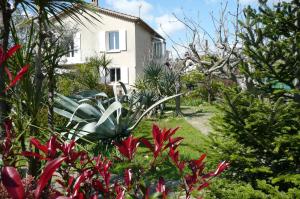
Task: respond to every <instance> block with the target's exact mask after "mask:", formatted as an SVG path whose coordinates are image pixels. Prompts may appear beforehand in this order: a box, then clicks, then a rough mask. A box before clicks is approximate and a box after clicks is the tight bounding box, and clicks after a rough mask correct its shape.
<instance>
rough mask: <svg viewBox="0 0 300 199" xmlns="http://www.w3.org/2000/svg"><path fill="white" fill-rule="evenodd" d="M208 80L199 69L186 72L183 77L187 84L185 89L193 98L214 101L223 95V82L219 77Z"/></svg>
mask: <svg viewBox="0 0 300 199" xmlns="http://www.w3.org/2000/svg"><path fill="white" fill-rule="evenodd" d="M209 81H210V82H207V78H206V77H205V75H204V74H203V73H201V72H199V71H197V70H193V71H190V72H188V73H187V74H185V75H184V76H183V78H182V82H183V84H185V91H186V92H188V97H189V98H191V99H196V100H197V99H199V98H200V99H201V100H202V101H206V102H213V101H215V100H216V99H217V98H218V97H220V95H221V91H222V89H223V87H224V86H223V83H222V81H221V80H220V79H218V78H212V79H210V80H209Z"/></svg>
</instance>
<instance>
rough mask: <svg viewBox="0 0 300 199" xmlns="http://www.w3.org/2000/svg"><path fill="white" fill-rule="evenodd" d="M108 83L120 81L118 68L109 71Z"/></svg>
mask: <svg viewBox="0 0 300 199" xmlns="http://www.w3.org/2000/svg"><path fill="white" fill-rule="evenodd" d="M109 77H110V82H116V81H120V80H121V70H120V68H111V69H109Z"/></svg>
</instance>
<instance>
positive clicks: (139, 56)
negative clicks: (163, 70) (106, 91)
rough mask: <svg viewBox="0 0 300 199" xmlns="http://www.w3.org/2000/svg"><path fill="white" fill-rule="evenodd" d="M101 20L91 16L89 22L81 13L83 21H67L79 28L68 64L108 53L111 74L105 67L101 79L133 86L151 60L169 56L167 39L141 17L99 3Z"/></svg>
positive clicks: (65, 20) (67, 60)
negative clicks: (110, 61)
mask: <svg viewBox="0 0 300 199" xmlns="http://www.w3.org/2000/svg"><path fill="white" fill-rule="evenodd" d="M93 3H94V4H95V6H97V12H98V15H97V16H96V17H98V18H99V21H100V22H99V21H97V20H95V19H93V18H92V17H89V19H90V20H91V21H92V23H91V22H89V21H88V20H87V19H85V18H84V17H81V21H82V22H83V23H77V22H75V21H74V20H73V19H71V18H65V19H64V22H65V23H66V24H67V25H68V26H71V27H72V28H74V29H76V33H75V34H74V37H73V38H74V41H73V42H71V43H70V49H72V50H71V51H70V53H69V54H68V56H66V58H65V62H64V64H67V65H75V64H79V63H84V62H85V61H86V59H87V58H89V57H92V56H100V55H101V54H102V53H106V55H107V57H108V58H109V59H111V60H112V64H111V65H110V66H109V75H108V76H107V77H105V75H104V74H105V73H104V71H103V70H102V71H101V74H102V77H101V81H102V82H104V81H105V78H106V82H108V83H112V82H114V81H119V80H120V81H122V82H124V83H125V84H126V85H128V86H132V85H133V84H134V83H135V81H136V79H137V77H138V76H140V75H142V74H143V69H144V67H145V66H146V65H147V64H148V63H149V62H150V61H156V62H162V63H163V62H164V61H165V60H166V43H165V39H164V38H163V37H162V36H161V35H160V34H158V33H157V32H156V31H155V30H154V29H153V28H151V27H150V26H149V25H148V24H147V23H145V22H144V21H143V20H142V19H141V18H139V17H135V16H131V15H128V14H124V13H120V12H116V11H112V10H108V9H104V8H100V7H98V3H97V1H96V0H93Z"/></svg>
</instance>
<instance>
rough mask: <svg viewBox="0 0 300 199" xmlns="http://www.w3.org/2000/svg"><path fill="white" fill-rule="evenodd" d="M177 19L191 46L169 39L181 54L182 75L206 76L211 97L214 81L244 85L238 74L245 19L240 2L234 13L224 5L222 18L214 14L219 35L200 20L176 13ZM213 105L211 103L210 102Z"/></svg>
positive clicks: (213, 18)
mask: <svg viewBox="0 0 300 199" xmlns="http://www.w3.org/2000/svg"><path fill="white" fill-rule="evenodd" d="M173 15H174V17H175V18H176V19H177V20H178V21H180V22H181V23H182V24H184V25H185V27H186V30H187V35H188V38H187V40H189V42H186V43H183V42H177V41H175V40H173V39H172V38H171V37H169V36H168V35H167V37H168V38H169V39H170V40H171V41H172V43H173V49H174V50H175V52H176V53H177V56H178V60H180V62H179V63H181V64H182V66H181V67H180V68H181V71H185V70H186V69H189V68H191V67H192V68H195V69H197V70H198V71H200V72H201V73H203V74H204V75H205V81H203V82H204V83H205V87H206V88H207V91H208V93H211V92H212V88H211V86H212V85H211V83H212V79H213V78H218V79H226V80H230V81H232V82H235V83H237V84H239V85H241V77H240V75H239V71H238V70H237V66H238V64H239V63H240V62H241V60H242V56H241V53H240V52H241V47H242V44H241V43H240V41H239V37H238V35H239V33H240V31H241V30H240V26H239V20H240V15H241V10H240V4H239V1H237V5H236V10H235V12H234V13H231V12H229V11H228V3H225V4H221V10H220V13H219V17H216V15H214V14H213V13H211V23H213V25H214V28H215V31H216V34H215V35H212V34H211V33H210V32H208V31H207V30H206V29H205V28H203V27H202V25H201V24H200V22H199V21H198V20H197V19H194V18H192V17H189V16H187V15H186V14H185V13H184V12H183V15H182V16H178V15H177V14H175V13H173ZM177 47H181V48H184V49H185V50H186V53H185V55H184V56H182V55H180V53H179V52H178V49H177ZM208 100H209V101H210V99H208Z"/></svg>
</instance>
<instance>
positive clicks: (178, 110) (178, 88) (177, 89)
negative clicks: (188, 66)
mask: <svg viewBox="0 0 300 199" xmlns="http://www.w3.org/2000/svg"><path fill="white" fill-rule="evenodd" d="M180 91H181V84H180V75H179V76H178V78H177V81H176V82H175V92H176V94H180ZM180 97H181V96H177V97H176V98H175V105H176V107H175V116H181V115H182V112H181V107H180V105H181V100H180Z"/></svg>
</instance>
